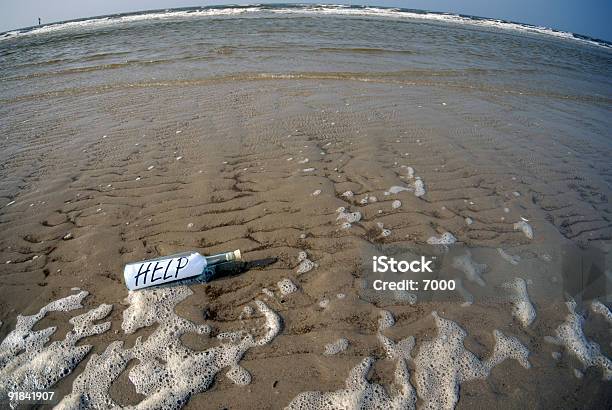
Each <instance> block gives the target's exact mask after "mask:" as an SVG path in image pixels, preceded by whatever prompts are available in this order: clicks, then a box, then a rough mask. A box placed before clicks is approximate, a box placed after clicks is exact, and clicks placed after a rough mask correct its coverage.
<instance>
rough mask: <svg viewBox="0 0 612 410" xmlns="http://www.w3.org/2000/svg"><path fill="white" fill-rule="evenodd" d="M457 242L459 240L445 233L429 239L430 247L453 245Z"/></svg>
mask: <svg viewBox="0 0 612 410" xmlns="http://www.w3.org/2000/svg"><path fill="white" fill-rule="evenodd" d="M455 242H457V238H455V237H454V236H453V234H452V233H450V232H444V233H443V234H442V235H440V236H432V237H430V238H429V239H427V243H428V244H430V245H452V244H454V243H455Z"/></svg>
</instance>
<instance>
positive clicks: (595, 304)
mask: <svg viewBox="0 0 612 410" xmlns="http://www.w3.org/2000/svg"><path fill="white" fill-rule="evenodd" d="M591 310H592V311H593V313H599V314H600V315H602V316H603V317H604V319H606V321H607V322H608V323H609V324H611V325H612V312H610V309H608V307H607V306H606V305H604V304H603V303H601V302H600V301H598V300H593V301H592V302H591Z"/></svg>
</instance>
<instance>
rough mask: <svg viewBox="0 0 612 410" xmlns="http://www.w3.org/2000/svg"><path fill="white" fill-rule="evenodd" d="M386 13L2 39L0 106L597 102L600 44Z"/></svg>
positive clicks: (265, 16)
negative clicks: (229, 92) (405, 86)
mask: <svg viewBox="0 0 612 410" xmlns="http://www.w3.org/2000/svg"><path fill="white" fill-rule="evenodd" d="M535 31H536V28H534V27H530V26H525V25H518V24H510V23H506V24H502V23H499V22H497V21H493V20H482V19H475V18H466V17H460V16H455V17H453V16H446V15H440V14H433V13H430V14H423V13H421V14H418V13H415V12H410V11H407V10H406V11H403V12H402V11H395V10H394V9H363V8H357V7H356V8H333V7H327V8H323V7H321V8H317V7H289V6H276V7H274V6H268V7H254V8H253V7H251V8H235V9H232V8H229V9H214V8H212V9H189V10H176V11H167V12H151V13H146V14H135V15H124V16H114V17H108V18H99V19H92V20H85V21H80V22H74V23H64V24H56V25H51V26H45V27H42V28H39V29H34V30H32V31H24V32H23V33H10V35H6V37H5V38H4V39H2V40H1V41H0V56H1V57H2V58H1V60H0V78H1V81H2V95H1V97H2V99H3V100H5V101H6V100H7V99H8V100H11V99H14V98H20V97H21V98H23V97H30V98H35V96H37V95H41V94H45V93H49V92H63V93H71V94H72V93H79V92H95V91H96V90H101V89H106V88H108V87H113V88H117V87H119V88H123V87H130V86H147V85H151V84H155V83H159V82H164V83H166V82H170V83H172V84H175V85H180V84H182V83H188V82H193V81H196V82H197V81H235V80H236V79H249V78H274V76H281V75H291V76H295V77H299V78H315V79H316V78H330V77H331V78H340V79H343V78H357V79H360V80H362V81H382V82H394V81H396V82H400V83H401V82H407V83H411V84H412V83H416V84H426V85H432V86H448V87H460V88H461V87H465V88H475V89H487V90H488V91H493V92H496V93H519V92H522V93H531V94H535V95H541V96H544V97H546V96H556V97H562V98H569V99H580V100H582V99H586V100H594V101H600V102H608V103H609V100H610V96H611V93H612V82H611V81H612V80H610V78H612V76H611V74H612V73H611V72H610V71H611V67H612V64H611V63H612V52H611V51H610V46H609V44H607V43H604V42H600V43H596V42H594V41H590V42H588V41H586V40H582V39H579V38H573V37H572V38H568V37H570V36H571V35H570V34H568V33H556V32H553V31H552V30H543V29H539V32H535Z"/></svg>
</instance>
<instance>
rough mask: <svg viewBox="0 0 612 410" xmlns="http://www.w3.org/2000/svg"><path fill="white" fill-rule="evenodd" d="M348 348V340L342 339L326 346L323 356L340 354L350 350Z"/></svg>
mask: <svg viewBox="0 0 612 410" xmlns="http://www.w3.org/2000/svg"><path fill="white" fill-rule="evenodd" d="M348 346H349V341H348V339H345V338H340V339H338V340H336V341H335V342H332V343H328V344H326V345H325V351H324V352H323V354H324V355H325V356H332V355H335V354H338V353H342V352H344V351H345V350H346V349H348Z"/></svg>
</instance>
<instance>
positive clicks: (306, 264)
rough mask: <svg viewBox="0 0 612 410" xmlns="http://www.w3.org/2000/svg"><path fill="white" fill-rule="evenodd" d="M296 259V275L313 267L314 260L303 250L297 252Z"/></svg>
mask: <svg viewBox="0 0 612 410" xmlns="http://www.w3.org/2000/svg"><path fill="white" fill-rule="evenodd" d="M298 261H299V262H300V264H299V265H298V268H297V271H296V273H297V274H298V275H301V274H303V273H306V272H310V271H311V270H312V269H313V268H314V267H315V264H314V262H312V261H311V260H310V259H308V255H307V254H306V252H305V251H300V253H299V254H298Z"/></svg>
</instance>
